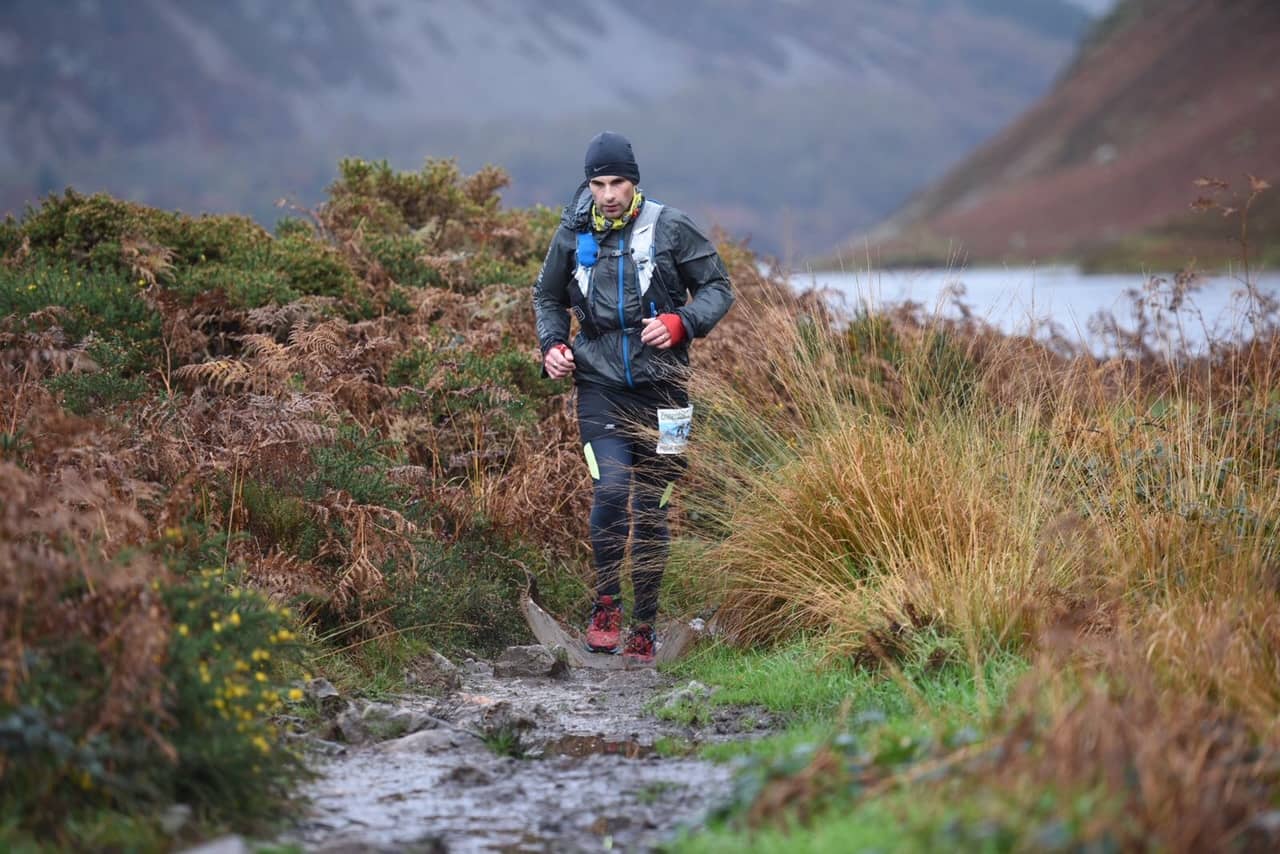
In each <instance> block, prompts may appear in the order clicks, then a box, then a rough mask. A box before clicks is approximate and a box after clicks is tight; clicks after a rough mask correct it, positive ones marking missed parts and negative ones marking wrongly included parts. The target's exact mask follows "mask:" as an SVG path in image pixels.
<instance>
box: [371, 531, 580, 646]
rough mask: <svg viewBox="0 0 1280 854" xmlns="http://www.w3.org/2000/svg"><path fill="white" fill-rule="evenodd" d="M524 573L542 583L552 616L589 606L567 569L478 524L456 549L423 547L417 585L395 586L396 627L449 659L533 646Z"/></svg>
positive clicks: (450, 545)
mask: <svg viewBox="0 0 1280 854" xmlns="http://www.w3.org/2000/svg"><path fill="white" fill-rule="evenodd" d="M526 569H527V570H528V571H529V572H531V573H533V574H534V575H535V576H536V577H537V579H538V591H539V594H540V596H541V601H542V603H543V604H544V605H545V606H546V607H547V608H549V609H551V611H552V612H554V613H561V614H567V613H573V612H574V611H575V606H576V605H577V604H578V603H579V602H580V601H584V600H585V597H584V596H583V588H582V584H581V582H580V581H578V580H577V578H576V576H573V575H572V574H571V573H570V572H569V571H568V570H566V569H564V568H563V566H561V565H559V564H553V563H551V562H550V561H548V559H547V558H546V557H545V556H544V555H543V554H542V553H541V552H539V551H537V550H535V549H533V548H532V547H530V546H528V545H526V544H524V543H522V542H521V541H519V540H518V539H514V538H511V537H509V536H508V535H506V534H504V533H503V532H501V531H497V530H494V529H493V528H491V527H488V526H486V525H485V524H484V523H483V522H478V523H477V525H476V527H475V528H474V529H472V530H471V531H468V532H467V533H466V535H465V536H463V537H462V538H461V539H460V540H459V541H457V542H455V543H443V542H429V543H424V544H422V546H421V547H420V549H419V560H418V570H417V576H416V578H415V579H414V581H413V583H412V584H409V583H405V582H404V581H403V580H400V581H399V583H397V584H396V590H397V593H396V598H395V607H394V609H393V610H392V613H391V619H392V622H393V623H395V625H397V626H400V627H403V628H408V627H413V631H414V634H415V636H417V637H420V638H423V639H424V640H425V641H426V642H428V643H430V644H431V645H432V646H434V647H436V648H438V649H441V650H444V651H446V652H447V653H449V654H459V653H463V652H464V651H465V652H467V653H471V654H475V653H478V654H480V655H489V656H491V655H496V654H497V653H499V652H501V651H502V650H503V649H505V648H506V647H508V646H511V645H513V644H520V643H528V642H529V628H528V626H527V625H526V624H525V622H524V617H523V616H522V615H521V612H520V608H519V602H520V597H521V595H522V594H523V593H524V590H525V587H526V585H527V577H526V575H525V570H526ZM393 580H394V579H393Z"/></svg>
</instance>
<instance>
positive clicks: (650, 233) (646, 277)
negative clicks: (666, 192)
mask: <svg viewBox="0 0 1280 854" xmlns="http://www.w3.org/2000/svg"><path fill="white" fill-rule="evenodd" d="M661 213H662V205H661V204H659V203H658V202H655V201H653V200H652V199H645V200H644V205H643V206H642V207H641V208H640V216H638V217H636V221H635V224H633V225H632V226H631V245H630V246H629V247H627V251H626V252H625V253H618V252H616V250H614V251H609V250H606V251H604V252H602V253H599V254H598V255H590V253H586V252H583V251H581V250H582V243H583V241H582V236H579V252H578V264H577V266H576V267H575V268H574V271H573V278H574V280H575V281H576V282H577V283H578V290H579V291H580V292H581V293H582V296H583V297H586V296H587V292H588V291H589V290H590V288H591V268H592V267H593V266H595V261H596V258H597V257H601V256H602V257H616V256H617V255H618V254H626V255H630V256H631V257H632V258H633V259H634V260H635V262H636V278H637V281H638V282H639V285H640V294H641V296H643V295H644V293H645V292H646V291H647V290H649V283H650V282H651V281H652V280H653V270H654V261H653V240H654V235H655V233H656V232H657V228H658V215H659V214H661ZM586 238H587V240H590V241H591V242H592V244H593V245H594V243H595V239H594V238H593V237H592V236H591V235H590V234H588V235H586ZM583 255H589V260H590V262H591V263H589V264H583V263H582V262H583V261H584V260H587V259H584V258H583Z"/></svg>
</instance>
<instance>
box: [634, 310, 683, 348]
mask: <svg viewBox="0 0 1280 854" xmlns="http://www.w3.org/2000/svg"><path fill="white" fill-rule="evenodd" d="M673 330H674V331H673ZM683 340H684V325H683V324H682V323H681V321H680V317H679V315H675V314H660V315H658V316H657V317H650V318H649V319H648V320H646V321H645V322H644V329H641V330H640V341H641V342H642V343H644V344H647V345H649V346H650V347H657V348H658V349H659V350H667V349H669V348H671V347H674V346H676V345H677V344H679V343H680V342H681V341H683Z"/></svg>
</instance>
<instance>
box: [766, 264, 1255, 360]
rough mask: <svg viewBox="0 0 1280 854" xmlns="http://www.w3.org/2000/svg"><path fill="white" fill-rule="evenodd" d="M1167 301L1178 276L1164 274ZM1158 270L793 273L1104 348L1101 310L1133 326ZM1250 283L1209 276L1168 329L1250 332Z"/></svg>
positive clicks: (1177, 335) (887, 301) (846, 302)
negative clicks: (1098, 324) (1096, 327)
mask: <svg viewBox="0 0 1280 854" xmlns="http://www.w3.org/2000/svg"><path fill="white" fill-rule="evenodd" d="M1159 278H1161V279H1163V280H1164V283H1163V284H1162V285H1161V286H1160V291H1162V292H1163V294H1164V297H1163V299H1162V300H1161V299H1157V302H1160V303H1161V304H1163V305H1166V306H1167V304H1168V294H1169V292H1170V291H1171V290H1172V288H1173V282H1174V277H1173V276H1172V275H1164V274H1161V275H1160V276H1159ZM1150 279H1151V277H1150V276H1147V275H1143V274H1140V273H1134V274H1101V275H1093V274H1089V275H1086V274H1084V273H1081V272H1080V271H1079V270H1077V269H1075V268H1073V267H1065V266H1064V267H978V268H973V269H961V270H941V269H923V270H883V271H872V272H870V273H867V272H839V271H836V272H806V273H796V274H793V275H792V276H791V281H792V283H793V284H794V285H795V286H796V287H797V288H799V289H806V288H815V287H816V288H821V289H824V290H826V291H827V293H828V296H829V298H830V299H831V301H832V302H833V304H837V305H843V306H844V307H846V308H848V309H855V308H858V307H862V306H892V305H896V304H901V303H904V302H908V301H909V302H914V303H917V304H919V305H921V306H923V307H924V309H925V310H926V311H929V312H937V313H940V314H942V315H944V316H957V315H958V314H959V309H958V308H957V305H956V301H957V300H958V301H959V302H960V303H963V304H964V305H965V306H967V307H968V308H969V309H970V310H971V311H972V312H973V314H974V315H975V316H977V317H980V318H983V319H985V320H987V321H988V322H990V323H991V324H993V325H994V326H996V327H998V328H1000V329H1002V330H1004V331H1005V332H1013V333H1023V334H1025V333H1031V334H1035V335H1037V337H1044V335H1045V334H1046V332H1045V330H1046V321H1047V322H1050V323H1052V324H1053V325H1054V326H1055V327H1056V328H1057V329H1058V330H1059V331H1060V332H1061V333H1063V334H1064V335H1066V336H1068V337H1069V338H1071V339H1073V340H1077V341H1081V342H1083V343H1085V344H1087V345H1089V346H1090V347H1091V348H1093V349H1095V350H1097V349H1099V348H1100V347H1101V346H1102V341H1101V339H1100V338H1099V336H1098V335H1096V334H1095V333H1094V332H1093V331H1092V330H1091V328H1090V319H1091V318H1093V317H1094V316H1095V315H1098V314H1099V313H1108V314H1112V315H1113V316H1114V317H1115V318H1116V319H1117V320H1118V321H1120V323H1121V325H1122V326H1126V327H1131V326H1132V319H1133V314H1132V304H1133V300H1132V299H1131V297H1130V296H1129V295H1128V292H1129V291H1133V290H1137V291H1140V292H1142V291H1144V287H1145V286H1146V285H1147V284H1148V282H1149V281H1150ZM1253 281H1254V282H1255V283H1256V284H1257V286H1258V288H1259V290H1260V291H1262V292H1263V293H1267V294H1270V295H1272V296H1276V295H1280V274H1275V273H1266V274H1263V275H1260V276H1254V277H1253ZM1242 291H1243V285H1242V283H1241V281H1240V280H1239V279H1236V278H1232V277H1229V276H1217V277H1202V278H1199V279H1197V287H1196V288H1195V289H1194V291H1193V292H1192V293H1190V294H1188V296H1187V298H1186V300H1185V301H1184V302H1183V304H1182V305H1181V306H1180V307H1179V309H1178V310H1177V311H1176V312H1165V315H1164V316H1165V317H1166V318H1167V319H1168V320H1169V321H1170V332H1169V335H1170V337H1171V338H1173V339H1175V340H1185V341H1186V343H1187V345H1188V346H1189V347H1190V348H1191V349H1193V350H1198V349H1200V348H1201V347H1202V346H1203V345H1204V343H1205V341H1206V340H1207V339H1209V338H1210V337H1211V338H1212V339H1213V340H1221V339H1223V338H1226V337H1230V336H1232V335H1233V334H1239V333H1241V332H1243V331H1247V329H1248V322H1247V320H1246V319H1245V314H1246V312H1245V310H1244V307H1245V303H1244V301H1243V300H1244V298H1243V294H1242Z"/></svg>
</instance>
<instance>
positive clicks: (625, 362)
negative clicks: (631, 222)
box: [618, 234, 636, 388]
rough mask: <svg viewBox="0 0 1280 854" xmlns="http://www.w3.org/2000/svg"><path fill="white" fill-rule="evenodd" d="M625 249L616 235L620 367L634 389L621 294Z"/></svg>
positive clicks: (629, 345)
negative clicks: (620, 338)
mask: <svg viewBox="0 0 1280 854" xmlns="http://www.w3.org/2000/svg"><path fill="white" fill-rule="evenodd" d="M626 248H627V241H626V240H624V239H623V237H622V235H621V234H619V235H618V326H619V327H620V328H621V329H622V365H623V367H624V368H626V372H627V387H628V388H635V387H636V384H635V381H634V380H633V379H632V378H631V336H630V335H629V334H628V333H627V318H626V303H625V302H624V296H623V292H622V281H623V279H622V277H623V273H624V272H625V271H626V268H627V264H626V260H627V256H626V255H625V254H624V252H625V250H626Z"/></svg>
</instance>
